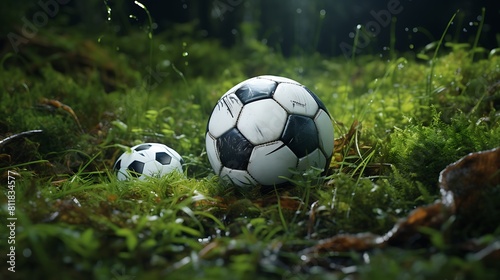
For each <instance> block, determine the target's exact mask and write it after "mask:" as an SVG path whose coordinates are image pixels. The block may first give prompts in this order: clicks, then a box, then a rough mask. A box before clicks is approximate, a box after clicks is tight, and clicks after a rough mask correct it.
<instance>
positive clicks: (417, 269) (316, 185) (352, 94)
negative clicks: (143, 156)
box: [0, 24, 500, 279]
mask: <svg viewBox="0 0 500 280" xmlns="http://www.w3.org/2000/svg"><path fill="white" fill-rule="evenodd" d="M177 28H178V29H176V30H172V31H171V32H170V33H169V34H159V35H157V36H156V37H155V38H154V40H151V38H147V36H145V35H144V34H143V33H139V34H130V36H126V37H117V38H113V40H110V41H107V42H105V41H102V42H101V43H96V41H95V40H89V39H82V38H78V37H75V38H71V39H70V40H69V41H70V42H71V43H67V42H68V38H64V40H63V39H62V38H58V37H57V36H56V35H53V34H44V33H43V32H41V33H40V34H39V38H45V39H47V40H48V39H49V38H50V40H49V41H50V42H51V43H50V44H49V45H45V44H42V41H36V40H33V41H32V42H31V43H30V45H28V46H27V47H26V48H25V49H24V50H23V52H22V53H21V54H19V55H12V54H6V55H5V56H4V57H3V59H2V64H1V65H0V72H1V75H0V83H1V100H2V102H1V103H0V112H2V115H3V116H5V117H4V118H2V119H0V135H2V137H1V138H2V139H4V138H6V137H7V136H11V135H15V134H17V133H21V132H23V131H29V130H34V129H40V130H42V131H43V132H41V133H35V134H33V135H27V136H25V137H18V138H14V139H12V140H10V141H6V142H3V143H2V144H1V146H0V177H1V180H2V182H4V183H2V186H3V188H5V192H6V191H7V188H6V187H5V186H6V185H7V181H8V175H9V172H11V173H12V172H13V173H12V174H15V186H16V187H15V191H16V204H15V217H16V218H17V230H16V243H15V245H16V274H15V276H16V277H18V278H19V279H22V278H27V277H30V278H45V279H48V278H57V279H88V278H94V279H158V278H168V279H179V278H187V277H190V278H196V279H228V278H231V279H252V278H253V279H263V278H277V279H332V278H344V277H353V278H360V279H387V277H389V278H410V279H413V278H417V277H422V278H477V279H479V278H480V279H488V278H492V279H493V278H495V276H498V274H499V273H500V271H499V270H498V267H497V266H495V265H494V263H490V262H488V261H487V260H484V259H483V258H481V256H480V255H479V253H470V252H469V253H467V254H466V253H463V251H460V250H458V249H456V248H453V244H455V243H453V242H452V241H451V240H449V239H448V238H447V235H446V232H445V230H443V231H442V232H441V231H439V230H438V231H432V230H423V231H422V234H424V235H429V236H432V238H430V239H431V241H432V242H431V243H430V244H427V245H426V246H416V245H415V244H412V243H411V240H409V241H408V243H407V244H406V245H405V246H400V247H391V248H388V249H383V250H382V249H375V250H372V251H369V252H362V253H358V252H354V251H353V252H347V253H346V252H343V253H342V252H329V253H327V254H321V255H318V256H317V258H316V259H315V260H314V261H313V262H311V261H305V260H304V258H303V256H302V254H301V252H302V250H304V249H305V248H308V247H310V246H313V245H315V244H317V243H318V242H319V241H320V240H322V239H324V238H328V237H331V236H333V235H336V234H343V233H361V232H372V233H384V232H386V231H387V230H388V229H390V228H391V227H392V226H393V225H394V223H395V222H396V221H397V220H398V219H399V218H402V217H404V216H406V214H407V213H409V212H410V211H411V210H413V209H414V208H415V207H416V206H419V205H424V204H428V203H431V202H433V201H434V200H435V199H436V198H438V195H439V190H438V187H437V185H438V175H439V172H440V171H441V170H442V169H443V168H445V167H446V165H448V164H449V163H451V162H453V161H455V160H458V159H459V158H460V157H462V156H464V155H466V154H467V153H470V152H473V151H479V150H485V149H490V148H493V147H495V146H498V144H499V143H500V142H499V140H500V115H499V113H498V109H499V107H500V86H499V84H498V81H499V80H500V56H498V55H495V53H494V52H492V53H491V55H488V53H487V52H486V53H477V52H476V51H475V50H474V49H475V48H476V46H474V48H468V47H466V46H465V47H464V46H460V47H457V46H456V45H448V46H446V45H442V44H439V45H440V47H441V50H440V51H439V55H435V56H434V57H433V58H432V59H431V60H428V61H427V60H423V59H419V58H415V56H416V55H415V54H399V55H398V54H394V53H393V54H391V56H394V57H393V58H392V59H389V58H384V57H382V58H380V57H378V56H372V55H364V56H363V55H357V56H356V58H355V59H352V60H346V59H345V58H325V57H322V56H320V55H317V54H311V55H309V56H307V57H296V58H284V57H283V56H281V55H280V54H279V53H276V52H273V51H272V50H270V49H268V48H267V47H266V46H265V45H262V44H261V43H259V42H258V41H256V40H252V39H251V37H249V39H248V40H246V41H245V42H242V43H241V44H240V45H238V46H237V47H235V48H233V49H225V48H222V47H221V46H219V44H218V42H216V41H210V40H207V39H203V40H202V39H200V38H196V37H195V36H193V35H192V34H195V32H193V30H192V29H193V28H194V27H193V26H191V25H189V24H187V25H185V26H179V27H177ZM172 34H174V35H172ZM187 34H190V35H187ZM108 39H109V38H108ZM43 42H45V41H43ZM109 42H113V43H109ZM117 46H119V47H120V51H119V52H117V51H116V47H117ZM41 48H43V50H44V51H45V52H47V53H48V54H49V55H44V56H42V55H38V51H39V50H40V49H41ZM88 50H92V51H91V52H89V51H88ZM435 53H436V54H437V51H436V52H435ZM151 56H152V57H153V59H152V60H151V59H150V57H151ZM150 61H153V62H150ZM261 74H274V75H281V76H287V77H289V78H292V79H295V80H297V81H299V82H301V83H303V84H304V85H306V86H307V87H308V88H310V89H311V90H312V91H314V92H315V93H316V94H317V95H318V96H319V97H320V98H321V99H322V100H323V102H324V103H325V104H326V106H327V107H328V109H329V110H330V112H331V114H332V115H333V118H334V120H333V124H334V127H335V135H336V139H335V144H336V146H335V155H334V160H333V161H332V163H331V166H330V170H329V172H328V174H326V175H321V174H320V173H319V172H318V171H317V170H310V171H308V172H306V173H305V174H296V176H295V177H293V178H291V179H290V184H288V185H287V186H286V187H283V188H280V189H275V190H271V191H267V192H262V190H260V189H259V188H255V189H254V190H251V191H249V192H242V191H241V190H238V189H235V188H233V187H231V186H226V185H222V184H220V183H219V181H218V179H217V178H216V177H215V176H214V175H213V173H212V171H211V168H210V165H209V163H208V160H207V158H206V154H205V151H204V143H205V140H204V137H205V136H204V135H205V129H206V125H207V124H206V123H207V119H208V116H209V115H210V112H211V110H212V108H213V106H214V104H215V102H216V101H217V99H218V98H219V97H220V96H221V95H222V94H223V93H224V92H225V91H226V90H227V89H229V88H230V87H232V86H233V85H234V84H236V83H238V82H240V81H242V80H244V79H247V78H249V77H251V76H255V75H261ZM429 76H430V77H432V79H429ZM429 81H430V82H429ZM56 101H57V102H56ZM63 105H65V106H68V107H70V108H71V109H72V111H73V112H74V115H73V114H71V112H70V111H69V110H67V107H64V106H63ZM65 109H66V110H65ZM82 130H83V131H82ZM332 141H334V139H332ZM141 142H161V143H165V144H167V145H168V146H171V147H173V148H174V149H176V150H177V151H178V152H179V153H180V154H181V155H182V156H183V157H184V159H185V161H186V166H185V174H182V175H181V174H173V175H170V176H167V177H163V178H159V179H152V180H151V181H146V182H142V181H129V182H120V181H117V180H116V178H115V176H114V174H113V172H112V170H111V168H112V166H113V163H114V161H115V160H116V158H117V157H118V156H119V155H120V153H121V152H122V151H123V150H122V148H123V147H124V146H132V145H135V144H137V143H141ZM489 196H490V197H491V198H492V199H498V190H497V189H495V190H493V191H492V192H491V194H489ZM0 201H1V204H2V208H1V212H0V217H1V219H2V220H3V221H6V219H7V217H8V216H9V212H8V200H7V197H6V196H2V197H1V198H0ZM493 201H494V200H493ZM487 205H488V211H487V214H484V213H481V215H482V216H484V215H489V217H488V218H486V219H485V221H487V222H486V223H487V224H483V223H481V222H478V223H477V224H475V225H474V227H473V228H467V227H466V228H464V229H463V232H460V233H457V234H455V235H454V236H455V237H457V238H458V237H459V236H460V237H462V238H463V239H464V240H469V239H470V240H472V239H473V240H475V241H477V242H479V243H482V244H485V245H488V244H495V242H497V243H498V240H499V239H500V227H493V228H492V227H491V224H494V223H495V222H498V219H496V218H495V217H499V216H500V209H499V208H498V206H496V207H495V205H494V204H493V203H487ZM490 217H491V218H490ZM6 234H7V233H6V232H5V231H2V232H1V235H2V238H1V239H2V240H4V241H5V240H7V239H6ZM0 248H1V251H2V256H1V258H0V259H1V260H3V261H2V263H4V264H5V261H4V260H5V257H6V256H5V254H4V253H3V252H5V251H6V250H7V248H8V244H7V242H2V243H1V244H0ZM495 260H498V259H495ZM3 268H4V265H2V272H1V273H2V275H6V276H8V277H11V276H12V275H13V274H10V272H8V271H6V269H3ZM7 279H11V278H7Z"/></svg>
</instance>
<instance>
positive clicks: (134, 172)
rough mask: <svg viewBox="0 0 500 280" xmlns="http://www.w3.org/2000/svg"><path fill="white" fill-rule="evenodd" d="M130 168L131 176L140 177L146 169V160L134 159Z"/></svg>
mask: <svg viewBox="0 0 500 280" xmlns="http://www.w3.org/2000/svg"><path fill="white" fill-rule="evenodd" d="M127 169H128V170H130V171H131V172H130V176H132V177H136V178H137V177H140V176H141V174H142V172H143V171H144V162H140V161H137V160H134V161H133V162H132V163H131V164H130V165H129V166H128V167H127Z"/></svg>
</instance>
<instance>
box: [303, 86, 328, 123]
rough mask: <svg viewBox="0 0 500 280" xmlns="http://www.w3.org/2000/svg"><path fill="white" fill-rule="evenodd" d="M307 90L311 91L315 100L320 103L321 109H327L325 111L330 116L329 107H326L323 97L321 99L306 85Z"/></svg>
mask: <svg viewBox="0 0 500 280" xmlns="http://www.w3.org/2000/svg"><path fill="white" fill-rule="evenodd" d="M304 88H305V89H306V90H307V92H309V94H311V96H312V97H313V98H314V100H316V103H318V107H319V108H320V109H322V110H323V111H325V113H327V114H328V116H330V112H328V109H327V108H326V106H325V104H323V101H321V99H319V97H318V96H317V95H316V94H315V93H314V92H312V91H311V90H310V89H308V88H306V87H304Z"/></svg>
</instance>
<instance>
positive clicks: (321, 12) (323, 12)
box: [319, 10, 326, 18]
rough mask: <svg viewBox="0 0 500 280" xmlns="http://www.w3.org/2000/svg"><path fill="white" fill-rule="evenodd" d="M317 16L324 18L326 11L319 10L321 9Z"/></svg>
mask: <svg viewBox="0 0 500 280" xmlns="http://www.w3.org/2000/svg"><path fill="white" fill-rule="evenodd" d="M319 16H320V17H321V18H324V17H325V16H326V11H325V10H321V11H319Z"/></svg>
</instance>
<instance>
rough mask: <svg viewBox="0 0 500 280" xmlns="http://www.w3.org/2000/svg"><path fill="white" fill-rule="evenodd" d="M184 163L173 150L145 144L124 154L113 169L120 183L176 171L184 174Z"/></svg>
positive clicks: (159, 145)
mask: <svg viewBox="0 0 500 280" xmlns="http://www.w3.org/2000/svg"><path fill="white" fill-rule="evenodd" d="M183 163H184V161H183V159H182V157H181V156H180V155H179V154H178V153H177V152H176V151H175V150H173V149H172V148H169V147H168V146H166V145H163V144H159V143H144V144H140V145H137V146H134V147H132V149H131V152H125V153H123V154H122V155H121V156H120V157H119V158H118V159H117V160H116V162H115V165H114V166H113V169H114V170H115V172H116V176H117V178H118V180H120V181H124V180H128V179H131V178H138V179H140V180H144V179H146V178H148V177H161V176H163V175H166V174H169V173H171V172H175V171H177V172H180V173H182V164H183Z"/></svg>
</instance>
